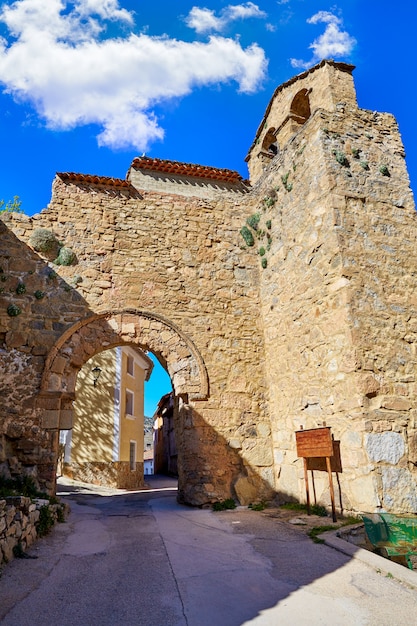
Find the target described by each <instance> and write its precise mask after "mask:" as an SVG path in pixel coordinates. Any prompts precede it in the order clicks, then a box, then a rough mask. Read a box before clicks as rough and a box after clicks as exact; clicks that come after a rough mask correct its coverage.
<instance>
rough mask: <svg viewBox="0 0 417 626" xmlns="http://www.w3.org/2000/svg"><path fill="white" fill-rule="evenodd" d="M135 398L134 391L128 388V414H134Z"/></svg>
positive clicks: (126, 409) (126, 408)
mask: <svg viewBox="0 0 417 626" xmlns="http://www.w3.org/2000/svg"><path fill="white" fill-rule="evenodd" d="M133 400H134V395H133V393H132V392H131V391H129V390H128V389H126V407H125V413H126V415H131V416H133V415H134V407H133Z"/></svg>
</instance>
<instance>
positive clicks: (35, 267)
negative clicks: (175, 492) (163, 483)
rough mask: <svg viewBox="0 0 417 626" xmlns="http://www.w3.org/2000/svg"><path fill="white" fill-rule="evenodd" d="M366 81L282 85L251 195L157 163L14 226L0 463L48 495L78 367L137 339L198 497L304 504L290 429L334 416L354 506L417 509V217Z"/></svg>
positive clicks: (321, 486) (315, 72)
mask: <svg viewBox="0 0 417 626" xmlns="http://www.w3.org/2000/svg"><path fill="white" fill-rule="evenodd" d="M352 71H353V67H352V66H351V65H347V64H345V63H335V62H333V61H323V62H321V63H320V64H319V65H317V66H315V67H313V68H311V69H310V70H308V71H306V72H304V73H302V74H300V75H298V76H296V77H294V78H293V79H291V80H290V81H288V82H287V83H285V84H283V85H281V86H280V87H278V88H277V90H276V91H275V93H274V95H273V98H272V100H271V103H270V104H269V106H268V108H267V110H266V113H265V115H264V118H263V120H262V122H261V125H260V126H259V129H258V132H257V133H256V137H255V140H254V142H253V144H252V146H251V148H250V150H249V154H248V157H247V162H248V167H249V172H250V179H251V180H250V184H248V182H247V181H244V180H242V177H241V176H240V175H239V174H238V173H237V172H233V171H230V170H225V169H218V168H213V167H205V166H200V165H197V164H189V163H179V162H176V161H166V160H161V159H153V158H150V157H142V158H136V159H134V160H133V162H132V164H131V167H130V169H129V172H128V175H127V178H126V180H121V179H114V178H106V177H102V176H94V175H89V174H76V173H68V172H66V173H60V174H57V176H56V178H55V180H54V183H53V194H52V200H51V203H50V204H49V206H48V208H47V209H45V210H44V211H42V212H41V213H40V214H38V215H35V216H33V217H31V218H29V217H27V216H16V215H15V216H3V217H2V221H0V233H1V237H0V269H1V271H0V274H1V285H2V287H1V288H2V292H1V294H0V305H1V306H0V369H1V371H2V373H3V376H2V377H1V378H0V396H1V399H2V402H1V403H0V472H2V473H3V474H6V475H7V474H8V473H9V474H11V475H18V474H22V473H23V474H24V473H26V474H30V475H32V476H33V477H34V478H35V479H37V480H39V482H40V483H41V484H42V485H44V486H45V487H46V488H47V489H49V490H53V488H54V477H55V474H54V473H55V462H56V457H57V443H58V431H59V430H62V429H70V428H71V427H72V419H73V409H72V403H73V401H74V399H75V383H76V380H77V376H78V372H79V370H80V369H81V367H83V366H85V365H86V364H88V361H89V360H90V359H91V357H93V356H94V355H96V354H98V353H100V352H101V351H103V350H105V349H107V348H112V347H116V346H124V345H130V346H137V347H138V348H140V349H141V350H149V351H151V352H153V353H154V354H155V355H156V356H157V358H158V359H159V361H160V362H161V364H162V365H163V366H164V367H165V368H166V370H167V372H168V373H169V375H170V378H171V381H172V386H173V391H174V395H175V403H176V404H175V407H176V408H175V415H176V440H177V444H178V470H179V496H180V499H181V500H182V501H184V502H187V503H189V504H197V505H201V504H206V503H209V502H214V501H217V500H222V499H225V498H228V497H234V498H236V499H237V500H239V501H240V502H241V503H243V504H248V503H250V502H256V501H257V500H260V499H268V498H271V497H273V496H274V495H276V496H277V497H278V498H279V499H281V500H288V499H289V498H295V499H299V500H302V499H303V498H304V482H303V465H302V461H301V459H299V458H297V453H296V444H295V431H296V430H298V429H299V428H300V426H303V427H304V428H314V427H317V426H321V425H322V424H323V423H326V425H327V426H329V427H331V429H332V433H333V435H334V437H335V439H336V440H338V441H340V451H341V460H342V467H343V472H342V474H341V475H340V494H339V495H340V499H341V501H342V505H343V507H344V509H351V510H355V511H373V510H375V509H377V508H378V507H384V508H385V509H387V510H391V511H397V512H399V511H408V512H417V495H416V493H417V490H416V478H417V469H416V467H417V403H416V365H417V357H416V346H417V296H416V287H417V262H416V257H415V250H414V242H415V236H416V223H415V208H414V202H413V196H412V193H411V190H410V187H409V179H408V175H407V170H406V165H405V160H404V149H403V146H402V142H401V137H400V134H399V131H398V128H397V124H396V122H395V119H394V118H393V116H392V115H390V114H386V113H375V112H371V111H367V110H363V109H360V108H359V107H358V105H357V102H356V94H355V89H354V85H353V80H352ZM39 228H42V229H46V230H47V231H48V232H49V233H50V234H51V235H52V236H53V237H54V241H56V243H57V245H58V244H59V245H62V244H63V245H64V247H65V248H67V252H68V249H69V251H72V252H73V253H74V254H73V255H70V258H71V259H73V260H72V261H71V264H70V265H65V264H57V263H56V262H55V261H56V259H55V256H56V254H55V255H53V256H51V255H49V256H48V253H47V252H46V251H42V250H40V249H39V246H36V244H35V243H34V236H35V231H36V230H37V229H39ZM55 253H57V251H55ZM323 476H324V477H323ZM327 490H328V485H327V477H326V475H325V474H324V475H323V474H322V473H317V476H316V493H317V497H318V499H319V500H320V501H321V502H324V503H328V498H329V496H328V492H327Z"/></svg>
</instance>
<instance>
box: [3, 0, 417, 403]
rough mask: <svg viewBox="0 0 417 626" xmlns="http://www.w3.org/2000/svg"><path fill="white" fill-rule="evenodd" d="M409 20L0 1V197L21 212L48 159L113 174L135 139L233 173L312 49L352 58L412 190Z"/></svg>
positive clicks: (364, 13) (243, 6) (260, 8)
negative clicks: (401, 150) (399, 140)
mask: <svg viewBox="0 0 417 626" xmlns="http://www.w3.org/2000/svg"><path fill="white" fill-rule="evenodd" d="M416 30H417V3H415V2H405V1H403V2H401V1H400V2H397V3H393V2H388V1H387V0H379V1H378V2H377V1H375V0H362V1H360V0H339V1H338V2H336V3H332V2H326V0H320V1H317V0H259V1H258V2H227V1H222V0H203V1H202V2H201V3H200V2H198V1H194V2H193V1H187V0H176V1H173V0H162V1H157V0H156V1H154V2H149V0H146V1H145V0H120V1H119V2H118V1H117V0H75V1H73V2H66V1H64V0H17V1H15V2H13V1H11V0H9V1H6V2H3V3H2V4H1V5H0V101H1V108H0V136H1V139H2V159H1V170H0V172H1V173H0V183H1V184H0V199H4V200H5V201H7V200H9V199H11V198H12V197H13V196H14V195H16V194H17V195H19V196H20V198H21V200H22V208H23V209H24V210H25V212H26V213H28V214H30V215H32V214H34V213H37V212H39V211H40V210H42V209H43V208H45V207H46V205H47V204H48V202H49V200H50V192H51V184H52V180H53V177H54V175H55V172H57V171H72V172H82V173H88V174H99V175H103V176H116V177H121V178H124V176H125V174H126V171H127V169H128V167H129V165H130V162H131V161H132V159H133V158H134V157H135V156H137V155H138V154H142V153H144V152H145V153H146V154H147V155H150V156H154V157H158V158H165V159H174V160H179V161H186V162H191V163H200V164H206V165H212V166H215V167H226V168H230V169H235V170H238V171H239V172H240V173H241V174H242V175H243V176H244V177H246V176H247V169H246V164H245V161H244V158H245V156H246V154H247V151H248V149H249V147H250V145H251V143H252V140H253V137H254V134H255V132H256V129H257V127H258V124H259V122H260V121H261V119H262V116H263V113H264V111H265V108H266V106H267V104H268V102H269V99H270V97H271V95H272V93H273V91H274V89H275V87H276V86H277V85H279V84H281V83H282V82H285V81H286V80H288V79H289V78H291V77H292V76H293V75H294V74H297V73H299V72H301V71H303V70H304V69H306V68H308V67H310V66H311V65H313V64H314V63H316V62H318V61H320V60H321V59H322V58H334V59H336V60H340V61H346V62H349V63H352V64H354V65H356V70H355V72H354V80H355V85H356V90H357V97H358V104H359V106H360V107H362V108H366V109H371V110H377V111H384V112H385V111H386V112H390V113H393V114H394V115H395V116H396V118H397V121H398V123H399V127H400V131H401V134H402V137H403V142H404V145H405V149H406V154H407V164H408V170H409V174H410V178H411V186H412V188H413V189H414V190H415V189H417V149H416V146H415V140H416V122H415V119H416V118H415V112H414V109H415V100H416V96H417V88H416V83H415V80H414V76H413V70H414V66H415V63H414V62H413V58H414V56H415V33H416ZM156 378H157V377H156ZM149 385H150V383H149V384H148V387H149ZM162 386H163V385H162ZM165 392H166V388H162V387H161V393H159V391H158V393H159V396H160V395H161V394H162V393H165ZM149 393H150V392H149ZM159 396H158V397H159Z"/></svg>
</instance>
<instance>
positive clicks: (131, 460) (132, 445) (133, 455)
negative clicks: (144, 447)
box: [129, 441, 136, 472]
mask: <svg viewBox="0 0 417 626" xmlns="http://www.w3.org/2000/svg"><path fill="white" fill-rule="evenodd" d="M129 466H130V469H131V470H132V472H133V471H134V470H135V469H136V441H131V442H130V447H129Z"/></svg>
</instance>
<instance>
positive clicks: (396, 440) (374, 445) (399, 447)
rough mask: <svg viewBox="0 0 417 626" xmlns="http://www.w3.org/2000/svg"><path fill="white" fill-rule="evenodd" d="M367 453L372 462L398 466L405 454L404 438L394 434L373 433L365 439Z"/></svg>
mask: <svg viewBox="0 0 417 626" xmlns="http://www.w3.org/2000/svg"><path fill="white" fill-rule="evenodd" d="M365 445H366V451H367V453H368V455H369V458H370V459H371V461H375V462H379V461H384V462H385V463H390V464H391V465H396V464H397V463H398V461H399V460H400V459H401V458H402V457H403V456H404V454H405V442H404V438H403V437H402V436H401V435H400V434H398V433H393V432H388V433H371V434H369V435H366V437H365Z"/></svg>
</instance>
